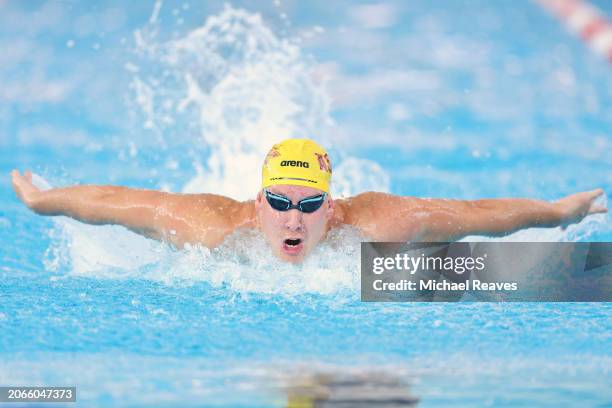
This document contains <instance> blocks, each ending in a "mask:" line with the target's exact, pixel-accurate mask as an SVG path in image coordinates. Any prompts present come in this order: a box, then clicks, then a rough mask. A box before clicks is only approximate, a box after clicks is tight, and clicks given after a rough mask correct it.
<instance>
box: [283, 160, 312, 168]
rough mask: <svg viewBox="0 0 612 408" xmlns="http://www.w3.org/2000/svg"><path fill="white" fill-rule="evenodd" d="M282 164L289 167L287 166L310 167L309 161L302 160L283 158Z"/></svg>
mask: <svg viewBox="0 0 612 408" xmlns="http://www.w3.org/2000/svg"><path fill="white" fill-rule="evenodd" d="M280 165H281V167H287V166H291V167H304V168H305V169H307V168H309V167H310V165H309V164H308V162H305V161H300V160H283V161H282V162H281V164H280Z"/></svg>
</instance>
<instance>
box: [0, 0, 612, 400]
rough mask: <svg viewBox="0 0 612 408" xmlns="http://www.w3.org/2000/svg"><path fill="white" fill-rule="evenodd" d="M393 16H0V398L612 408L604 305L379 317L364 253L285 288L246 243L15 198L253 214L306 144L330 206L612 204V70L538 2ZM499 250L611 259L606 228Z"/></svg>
mask: <svg viewBox="0 0 612 408" xmlns="http://www.w3.org/2000/svg"><path fill="white" fill-rule="evenodd" d="M381 4H382V5H383V6H382V7H379V8H378V9H372V8H369V9H368V8H367V7H366V8H363V7H364V6H367V5H366V4H355V3H353V2H346V3H338V4H337V6H334V7H329V4H328V3H325V2H312V3H310V2H309V3H308V7H306V3H286V4H285V3H284V2H281V3H280V5H276V4H275V3H274V2H270V3H261V4H257V5H252V4H249V3H245V4H241V3H234V4H233V5H232V6H231V7H230V9H229V11H228V9H227V8H225V9H224V7H225V6H224V5H223V4H222V3H216V2H209V3H207V4H205V5H204V4H199V3H198V4H196V3H189V2H163V3H159V13H157V14H156V13H155V11H154V10H155V4H154V3H145V2H137V4H133V5H129V6H127V5H124V4H122V3H120V2H110V3H104V2H92V3H87V4H85V3H70V2H27V3H8V2H7V3H0V48H2V49H8V50H10V52H8V53H6V54H5V55H4V56H3V57H0V58H2V67H1V68H0V81H1V82H2V83H4V84H6V86H4V90H3V91H0V146H1V149H0V174H4V175H5V177H2V178H0V202H2V204H1V205H0V243H1V245H0V248H1V249H0V384H1V385H46V386H50V385H53V386H63V385H75V386H76V387H77V396H78V403H77V405H79V406H87V407H90V406H160V407H161V406H177V405H181V406H245V407H254V406H261V407H271V406H283V405H284V404H285V403H286V396H285V386H286V385H287V384H289V383H291V382H292V381H293V380H294V379H295V378H298V377H299V376H300V375H304V374H305V373H321V372H323V373H329V372H331V373H334V372H341V373H352V374H359V373H372V372H378V373H381V372H383V373H392V374H393V375H396V376H398V377H400V378H401V379H402V380H403V381H404V382H405V383H406V384H408V385H409V388H410V391H411V393H412V394H414V395H415V396H417V397H419V398H420V404H419V406H423V407H447V406H458V407H474V406H508V407H520V406H525V407H533V406H538V407H540V406H542V407H544V406H554V407H558V406H580V407H583V406H593V407H595V406H601V407H603V406H610V405H612V392H611V391H610V387H609V385H610V383H612V375H611V373H610V367H611V366H612V355H611V353H610V350H612V347H611V345H612V335H611V329H612V321H611V309H610V306H609V305H608V304H606V303H592V304H581V303H562V304H557V303H516V304H493V303H491V304H490V303H465V304H412V303H406V304H400V303H398V304H373V303H361V302H359V293H358V290H357V288H358V270H357V268H358V266H357V263H356V262H355V259H358V258H357V257H356V256H355V252H354V250H355V248H356V241H355V237H354V236H352V235H351V234H350V233H347V234H346V235H342V236H341V237H344V238H346V240H345V241H343V242H346V243H347V244H346V246H341V248H340V249H337V250H336V249H334V247H333V246H324V247H322V249H321V251H320V252H318V253H317V254H318V255H320V259H316V260H312V261H311V262H309V263H307V264H306V265H305V266H304V267H303V268H298V269H292V268H290V267H287V266H283V265H278V264H276V263H274V262H273V261H269V260H267V259H266V258H265V248H262V247H259V246H257V244H256V243H253V242H251V241H248V240H247V241H245V242H246V249H245V251H246V255H245V256H244V259H236V258H232V256H231V252H227V251H226V252H223V251H221V252H220V253H217V254H215V253H213V254H208V253H206V252H205V251H204V252H203V253H202V252H198V251H185V252H184V253H176V252H173V251H171V250H169V249H168V248H165V247H163V245H158V244H156V243H152V242H148V241H147V240H145V239H142V238H139V237H137V236H136V235H133V234H131V233H130V232H128V231H125V230H122V229H120V228H118V229H113V228H110V227H84V226H82V225H79V224H77V223H69V222H68V221H67V220H64V219H61V218H60V219H57V218H56V219H49V218H43V217H39V216H36V215H33V214H32V213H31V212H29V211H28V210H27V209H26V208H25V207H24V206H23V205H21V204H20V203H19V202H18V201H17V199H16V197H15V196H14V193H13V192H12V190H11V186H10V180H9V178H8V173H9V171H10V170H11V169H13V168H19V169H22V170H23V169H28V168H29V169H32V170H34V171H35V172H36V173H38V174H40V175H41V176H43V177H44V178H45V179H46V180H47V181H49V182H50V183H51V184H53V185H69V184H73V183H97V184H121V185H127V186H133V187H141V188H155V189H166V190H170V191H177V192H180V191H211V192H218V193H224V194H228V195H232V196H234V197H237V198H247V197H252V193H253V191H256V183H257V182H256V181H253V180H256V179H257V173H258V171H259V170H258V166H259V165H260V161H261V159H262V158H263V155H262V152H265V150H267V149H268V148H269V146H270V144H271V143H273V142H274V141H277V140H278V139H279V137H280V135H289V134H292V135H293V134H298V135H302V136H312V135H316V137H317V138H318V140H320V141H321V142H322V143H324V144H326V146H328V147H330V148H331V154H332V159H333V161H334V165H335V173H334V183H335V188H336V190H335V192H336V194H337V195H341V194H354V193H356V192H359V191H363V190H369V189H379V190H387V191H390V192H393V193H396V194H405V195H416V196H428V197H447V198H459V199H472V198H480V197H505V196H517V197H518V196H520V197H532V198H539V199H544V200H554V199H558V198H560V197H562V196H563V195H566V194H570V193H572V192H575V191H580V190H586V189H591V188H595V187H602V188H604V189H605V190H606V194H607V199H609V198H610V194H612V171H611V170H612V160H611V158H610V152H611V151H612V149H611V148H610V146H611V143H612V140H611V137H610V134H611V130H612V111H611V110H610V106H612V98H611V96H610V95H611V93H610V92H609V91H610V89H612V68H611V67H610V65H609V64H608V63H607V62H606V61H605V60H602V59H600V58H599V57H597V56H596V55H594V54H592V53H590V52H589V51H588V49H587V48H585V47H584V46H583V44H582V43H581V42H580V41H579V40H577V39H575V38H574V37H572V36H571V35H569V34H568V33H566V31H565V30H564V29H563V28H562V27H561V26H560V25H559V24H558V22H557V21H555V20H554V19H553V18H552V17H550V16H549V15H547V14H546V13H545V12H544V11H542V10H541V9H540V8H538V6H537V5H536V4H535V3H529V2H527V3H521V4H516V2H510V1H502V2H486V1H457V2H449V3H447V4H445V5H444V6H443V7H442V6H441V5H440V4H436V5H433V4H431V2H426V1H415V2H410V3H406V2H397V3H394V2H389V3H381ZM596 4H597V5H598V6H599V7H600V8H601V9H602V10H603V11H604V12H607V13H608V15H611V14H612V8H610V5H609V3H607V2H603V1H600V2H596ZM224 10H225V11H224ZM240 10H244V11H240ZM256 13H260V15H261V19H260V20H258V19H257V18H255V17H254V16H255V14H256ZM373 15H374V16H376V15H378V17H377V18H374V17H372V16H373ZM155 16H156V17H155ZM211 16H215V18H216V19H217V20H210V19H209V20H208V22H209V23H208V24H210V27H212V28H210V30H209V31H206V35H205V36H203V37H198V36H197V35H195V34H194V32H196V31H197V30H198V29H200V28H202V27H204V26H205V23H204V21H205V20H206V19H207V18H210V17H211ZM153 17H155V18H153ZM26 21H27V22H28V25H27V28H25V29H24V28H23V27H24V26H25V22H26ZM229 21H232V22H234V23H235V24H234V25H232V24H229V25H228V26H226V27H225V26H223V24H222V23H223V22H229ZM317 26H320V27H321V28H316V27H317ZM136 32H138V33H140V38H144V40H143V41H142V42H140V43H139V41H138V39H137V38H138V36H137V35H135V33H136ZM213 32H216V33H219V37H218V38H220V39H217V40H213V39H211V38H212V37H213V36H212V34H211V33H213ZM224 36H227V37H224ZM223 38H225V39H223ZM249 38H253V39H254V43H255V44H256V47H255V48H253V49H251V50H250V51H248V50H249V48H248V46H246V44H248V41H249V40H248V39H249ZM181 41H182V42H181ZM216 41H218V42H216ZM251 73H254V74H253V75H251ZM188 76H191V78H192V79H194V81H195V82H193V83H189V82H188V80H187V79H186V77H188ZM320 76H323V77H327V78H328V79H327V81H326V82H325V81H324V82H323V83H319V82H317V80H316V78H318V77H320ZM313 78H315V79H313ZM194 83H195V84H196V85H194ZM196 90H199V91H201V93H202V95H204V96H197V95H196V96H193V95H195V94H193V92H195V91H196ZM190 92H192V93H190ZM189 95H191V97H188V96H189ZM189 98H191V99H189ZM185 99H189V102H188V103H184V104H183V101H184V100H185ZM292 106H297V107H299V109H296V110H293V108H292ZM216 108H219V109H218V110H217V109H216ZM277 134H278V135H279V136H277ZM226 149H229V151H228V150H226ZM238 154H240V156H239V157H240V158H241V163H242V167H243V169H241V170H240V169H238V170H236V169H235V166H232V164H231V162H230V160H233V159H234V158H235V157H237V155H238ZM211 158H213V159H214V160H211ZM219 163H220V164H219ZM507 239H510V240H527V241H530V240H582V241H612V223H611V222H610V221H609V218H608V217H607V216H599V217H591V218H589V219H587V220H585V221H584V222H583V223H581V224H579V225H576V226H573V227H572V228H570V229H569V230H568V231H565V232H563V231H560V230H556V229H554V230H529V231H525V232H522V233H519V234H517V235H514V236H510V237H509V238H507ZM251 246H252V247H251ZM262 254H263V255H262ZM245 259H246V260H245ZM0 406H2V404H1V403H0Z"/></svg>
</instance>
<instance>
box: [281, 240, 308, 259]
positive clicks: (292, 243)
mask: <svg viewBox="0 0 612 408" xmlns="http://www.w3.org/2000/svg"><path fill="white" fill-rule="evenodd" d="M303 248H304V242H303V241H302V240H301V239H299V238H296V239H292V238H288V239H286V240H284V241H283V252H284V253H285V254H287V255H290V256H297V255H299V254H300V253H301V252H302V249H303Z"/></svg>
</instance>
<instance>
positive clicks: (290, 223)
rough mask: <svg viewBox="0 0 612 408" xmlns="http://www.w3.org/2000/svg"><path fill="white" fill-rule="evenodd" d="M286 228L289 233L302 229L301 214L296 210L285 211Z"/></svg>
mask: <svg viewBox="0 0 612 408" xmlns="http://www.w3.org/2000/svg"><path fill="white" fill-rule="evenodd" d="M287 212H288V213H289V214H287V222H286V224H285V225H286V226H287V228H288V229H289V230H291V231H299V230H301V229H302V213H301V212H300V211H298V210H297V209H292V210H289V211H287Z"/></svg>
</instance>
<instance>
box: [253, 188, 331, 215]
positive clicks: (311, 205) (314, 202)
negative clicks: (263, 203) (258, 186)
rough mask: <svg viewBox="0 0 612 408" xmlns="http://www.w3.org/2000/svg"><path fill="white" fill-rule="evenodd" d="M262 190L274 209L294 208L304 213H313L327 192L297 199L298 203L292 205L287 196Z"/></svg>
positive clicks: (320, 204)
mask: <svg viewBox="0 0 612 408" xmlns="http://www.w3.org/2000/svg"><path fill="white" fill-rule="evenodd" d="M264 192H265V194H266V200H268V203H269V204H270V207H272V208H274V209H275V210H276V211H289V210H292V209H294V208H295V209H297V210H300V211H301V212H303V213H306V214H309V213H313V212H315V211H317V210H318V209H319V208H321V206H322V205H323V202H324V201H325V197H326V196H327V193H323V194H321V195H318V196H314V197H308V198H305V199H303V200H300V201H298V203H297V204H295V205H294V204H293V203H292V202H291V200H290V199H288V198H287V197H284V196H282V195H278V194H274V193H271V192H269V191H268V190H264Z"/></svg>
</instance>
